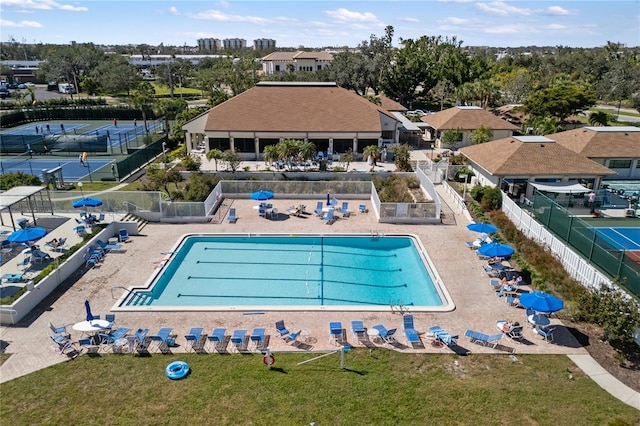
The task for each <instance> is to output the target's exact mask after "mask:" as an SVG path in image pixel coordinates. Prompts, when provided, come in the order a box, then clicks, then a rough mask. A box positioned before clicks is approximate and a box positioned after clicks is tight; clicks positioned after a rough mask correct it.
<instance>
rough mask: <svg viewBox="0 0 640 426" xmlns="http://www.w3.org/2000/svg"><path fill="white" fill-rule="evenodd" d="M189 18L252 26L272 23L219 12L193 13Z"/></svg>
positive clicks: (254, 17)
mask: <svg viewBox="0 0 640 426" xmlns="http://www.w3.org/2000/svg"><path fill="white" fill-rule="evenodd" d="M188 16H189V17H190V18H193V19H199V20H204V21H216V22H249V23H252V24H267V23H269V22H271V21H270V20H269V19H266V18H261V17H259V16H242V15H229V14H226V13H223V12H221V11H219V10H205V11H204V12H199V13H191V14H189V15H188Z"/></svg>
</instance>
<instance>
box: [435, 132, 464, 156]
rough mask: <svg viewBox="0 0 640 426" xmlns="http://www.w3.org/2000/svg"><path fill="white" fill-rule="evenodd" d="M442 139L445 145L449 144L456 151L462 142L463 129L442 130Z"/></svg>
mask: <svg viewBox="0 0 640 426" xmlns="http://www.w3.org/2000/svg"><path fill="white" fill-rule="evenodd" d="M440 140H441V141H442V144H443V145H445V146H448V147H450V148H451V150H453V151H455V150H456V149H458V145H459V144H460V142H462V129H447V130H445V131H444V132H442V137H441V138H440Z"/></svg>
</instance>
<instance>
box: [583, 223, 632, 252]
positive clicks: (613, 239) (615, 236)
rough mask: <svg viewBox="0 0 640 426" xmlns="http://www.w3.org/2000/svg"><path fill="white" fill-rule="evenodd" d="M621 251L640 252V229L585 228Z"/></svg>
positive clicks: (584, 229) (585, 230)
mask: <svg viewBox="0 0 640 426" xmlns="http://www.w3.org/2000/svg"><path fill="white" fill-rule="evenodd" d="M583 231H584V232H590V233H591V234H592V235H593V234H594V233H595V234H596V235H597V236H598V237H601V238H602V239H604V240H605V241H607V242H608V243H609V244H611V245H612V246H613V247H615V248H617V249H620V250H629V251H640V228H583Z"/></svg>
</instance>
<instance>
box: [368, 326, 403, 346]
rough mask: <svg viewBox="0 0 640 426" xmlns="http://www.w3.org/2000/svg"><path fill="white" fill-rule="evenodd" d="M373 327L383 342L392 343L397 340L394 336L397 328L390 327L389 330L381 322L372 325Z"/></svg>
mask: <svg viewBox="0 0 640 426" xmlns="http://www.w3.org/2000/svg"><path fill="white" fill-rule="evenodd" d="M373 328H374V329H376V330H378V336H379V337H380V338H381V339H382V341H383V342H384V343H389V344H393V343H396V342H397V340H396V338H395V336H394V335H395V334H396V331H398V329H397V328H392V329H391V330H387V328H386V327H385V326H384V325H382V324H378V325H374V326H373Z"/></svg>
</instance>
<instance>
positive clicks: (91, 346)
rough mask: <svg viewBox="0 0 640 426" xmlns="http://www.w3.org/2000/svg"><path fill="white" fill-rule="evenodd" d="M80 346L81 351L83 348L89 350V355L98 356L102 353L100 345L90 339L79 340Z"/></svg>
mask: <svg viewBox="0 0 640 426" xmlns="http://www.w3.org/2000/svg"><path fill="white" fill-rule="evenodd" d="M78 346H79V347H80V350H82V348H87V353H88V354H97V353H98V352H99V351H100V345H97V344H96V343H95V342H94V341H93V339H90V338H86V339H80V340H78Z"/></svg>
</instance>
